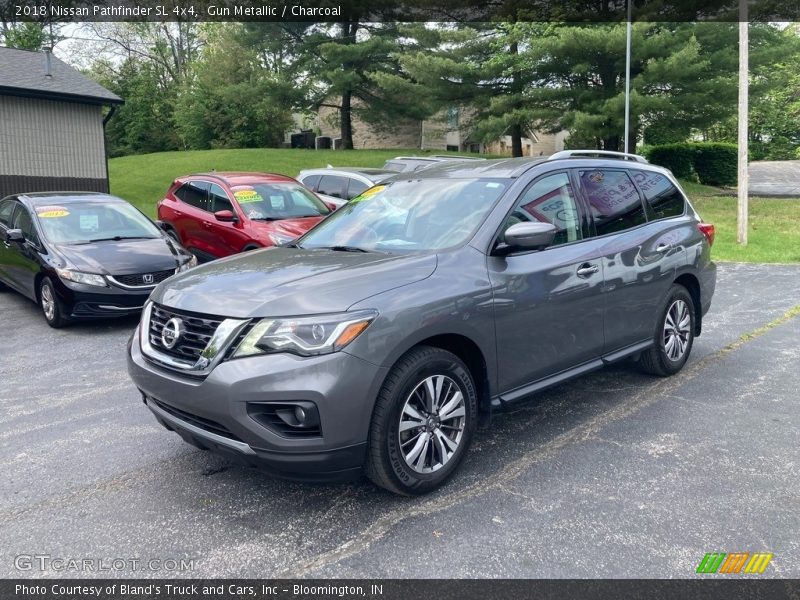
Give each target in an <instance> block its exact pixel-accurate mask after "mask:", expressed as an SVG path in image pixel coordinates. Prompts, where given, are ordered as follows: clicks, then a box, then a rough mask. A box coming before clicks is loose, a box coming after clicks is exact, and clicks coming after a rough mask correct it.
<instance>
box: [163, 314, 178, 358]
mask: <svg viewBox="0 0 800 600" xmlns="http://www.w3.org/2000/svg"><path fill="white" fill-rule="evenodd" d="M181 335H183V321H181V320H180V319H179V318H178V317H174V318H172V319H170V320H169V321H167V322H166V323H164V328H163V329H162V330H161V343H162V344H164V348H167V349H168V350H172V349H173V348H174V347H175V344H177V343H178V340H179V339H180V338H181Z"/></svg>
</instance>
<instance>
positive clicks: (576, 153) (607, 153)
mask: <svg viewBox="0 0 800 600" xmlns="http://www.w3.org/2000/svg"><path fill="white" fill-rule="evenodd" d="M581 156H599V157H605V158H618V159H621V160H632V161H634V162H640V163H647V159H646V158H645V157H644V156H640V155H638V154H630V153H627V152H613V151H611V150H562V151H561V152H556V153H555V154H551V155H550V157H549V158H548V160H557V159H559V158H580V157H581Z"/></svg>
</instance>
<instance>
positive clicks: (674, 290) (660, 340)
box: [639, 284, 695, 377]
mask: <svg viewBox="0 0 800 600" xmlns="http://www.w3.org/2000/svg"><path fill="white" fill-rule="evenodd" d="M659 315H660V316H659V319H658V322H657V324H656V332H655V336H654V339H653V345H652V346H651V347H650V348H649V349H647V350H646V351H644V352H643V353H642V355H641V357H640V358H639V365H640V366H641V368H642V369H643V370H644V371H645V372H647V373H650V374H652V375H658V376H660V377H668V376H670V375H674V374H675V373H677V372H678V371H680V370H681V369H682V368H683V366H684V365H685V364H686V361H687V360H689V354H690V353H691V352H692V345H693V344H694V316H695V309H694V300H692V296H691V294H690V293H689V291H688V290H687V289H686V288H685V287H683V286H682V285H678V284H674V285H673V286H672V287H671V288H670V290H669V293H668V294H667V299H666V301H665V302H664V304H663V305H662V308H661V311H660V313H659Z"/></svg>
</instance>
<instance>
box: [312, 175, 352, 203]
mask: <svg viewBox="0 0 800 600" xmlns="http://www.w3.org/2000/svg"><path fill="white" fill-rule="evenodd" d="M346 183H347V180H346V179H345V178H344V177H335V176H333V175H325V176H324V177H323V178H322V179H320V181H319V186H318V187H317V191H318V192H319V193H320V194H325V195H326V196H333V197H334V198H343V197H344V193H343V191H344V187H345V184H346Z"/></svg>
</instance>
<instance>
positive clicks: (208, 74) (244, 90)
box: [175, 23, 294, 149]
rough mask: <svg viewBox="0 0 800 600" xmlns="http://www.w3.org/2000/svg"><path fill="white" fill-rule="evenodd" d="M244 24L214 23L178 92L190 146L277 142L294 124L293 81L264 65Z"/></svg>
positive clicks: (181, 124)
mask: <svg viewBox="0 0 800 600" xmlns="http://www.w3.org/2000/svg"><path fill="white" fill-rule="evenodd" d="M241 28H242V26H241V24H237V23H230V24H222V25H219V26H217V27H214V28H213V29H212V30H211V31H210V32H209V34H208V39H207V43H206V45H205V47H204V49H203V52H202V54H201V56H200V58H199V60H198V61H197V62H196V64H195V65H194V68H193V70H192V73H191V75H190V76H188V77H187V78H186V79H185V81H184V82H183V85H182V87H181V89H180V91H179V93H178V98H177V101H176V111H175V124H176V126H177V130H178V133H179V135H180V137H181V139H182V140H183V143H184V145H185V146H186V147H188V148H193V149H204V148H252V147H265V146H277V145H279V144H280V143H281V141H282V140H283V135H284V132H285V131H286V130H287V129H288V128H289V127H290V125H291V105H292V100H293V99H294V93H293V88H292V86H291V82H289V81H286V80H283V79H281V78H280V77H279V76H278V75H279V73H276V72H275V71H274V70H268V69H266V68H264V67H263V65H262V64H261V62H260V57H259V54H258V52H257V51H256V49H255V47H254V46H253V45H243V44H242V43H241V42H240V40H241V39H242V38H240V37H239V34H241V33H242V32H241Z"/></svg>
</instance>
